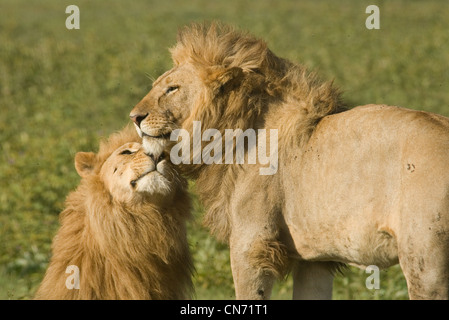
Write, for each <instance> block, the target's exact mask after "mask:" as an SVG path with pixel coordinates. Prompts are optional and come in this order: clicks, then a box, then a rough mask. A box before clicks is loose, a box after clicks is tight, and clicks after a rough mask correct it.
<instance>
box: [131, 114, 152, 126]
mask: <svg viewBox="0 0 449 320" xmlns="http://www.w3.org/2000/svg"><path fill="white" fill-rule="evenodd" d="M147 116H148V113H147V114H133V113H131V114H130V115H129V117H130V118H131V120H132V121H134V123H135V124H136V125H137V126H138V127H139V128H140V123H141V122H142V121H143V120H144V119H145V118H146V117H147Z"/></svg>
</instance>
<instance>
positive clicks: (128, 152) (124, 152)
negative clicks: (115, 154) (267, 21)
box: [120, 149, 134, 154]
mask: <svg viewBox="0 0 449 320" xmlns="http://www.w3.org/2000/svg"><path fill="white" fill-rule="evenodd" d="M133 153H134V152H132V151H131V150H128V149H126V150H123V151H122V152H120V154H133Z"/></svg>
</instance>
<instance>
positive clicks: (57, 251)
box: [35, 127, 193, 299]
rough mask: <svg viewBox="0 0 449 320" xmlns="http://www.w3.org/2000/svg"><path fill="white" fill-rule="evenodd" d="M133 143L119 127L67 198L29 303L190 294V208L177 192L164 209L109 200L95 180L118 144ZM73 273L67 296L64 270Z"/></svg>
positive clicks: (132, 133)
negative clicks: (76, 275) (76, 281)
mask: <svg viewBox="0 0 449 320" xmlns="http://www.w3.org/2000/svg"><path fill="white" fill-rule="evenodd" d="M131 141H136V142H140V139H139V137H138V136H137V134H136V132H135V130H134V129H133V128H131V127H128V128H126V129H125V130H123V131H122V132H120V133H117V134H114V135H112V136H111V137H110V138H109V139H108V140H107V141H104V142H103V143H101V146H100V150H99V152H98V153H97V155H96V160H95V162H96V165H95V167H94V171H95V172H96V174H92V175H90V176H88V177H84V178H82V180H81V183H80V185H79V187H78V188H77V189H76V190H75V191H73V192H72V193H70V194H69V195H68V197H67V199H66V205H65V209H64V211H63V212H62V213H61V214H60V223H61V228H60V229H59V231H58V233H57V235H56V236H55V238H54V240H53V244H52V251H53V256H52V259H51V262H50V265H49V268H48V269H47V272H46V275H45V277H44V280H43V282H42V284H41V286H40V288H39V289H38V291H37V294H36V297H35V298H36V299H183V298H188V297H190V294H191V292H192V281H191V272H192V270H193V266H192V261H191V257H190V254H189V248H188V244H187V242H186V241H185V242H183V241H182V237H183V235H184V236H185V233H186V231H185V220H186V219H187V218H188V217H189V208H190V202H189V198H188V195H187V193H186V191H185V190H183V189H179V190H178V191H177V194H176V195H175V197H174V199H176V201H175V202H174V203H173V204H172V205H171V206H170V207H168V208H161V207H159V206H157V205H154V204H153V203H151V202H140V201H136V202H134V203H132V204H129V205H122V204H119V203H117V202H116V201H112V197H111V194H110V193H109V192H108V191H107V190H106V188H105V186H104V184H103V183H102V181H100V178H99V176H98V173H99V171H100V169H101V166H102V164H103V163H104V162H105V161H106V159H107V158H108V157H109V156H110V155H111V153H112V152H113V151H114V150H115V149H117V148H118V147H119V146H121V145H123V144H124V143H127V142H131ZM69 265H75V266H77V267H78V268H79V270H80V289H68V288H67V287H66V279H67V278H68V277H69V274H67V273H66V268H67V267H68V266H69Z"/></svg>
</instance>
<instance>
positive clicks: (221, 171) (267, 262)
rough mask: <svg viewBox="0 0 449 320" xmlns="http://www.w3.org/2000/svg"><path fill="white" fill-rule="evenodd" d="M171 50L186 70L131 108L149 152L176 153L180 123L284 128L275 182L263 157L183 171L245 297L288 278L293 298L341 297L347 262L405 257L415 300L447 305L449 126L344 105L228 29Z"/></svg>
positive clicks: (201, 29)
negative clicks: (339, 282)
mask: <svg viewBox="0 0 449 320" xmlns="http://www.w3.org/2000/svg"><path fill="white" fill-rule="evenodd" d="M171 54H172V58H173V61H174V67H173V68H172V69H171V70H169V71H167V72H166V73H164V74H163V75H162V76H160V77H159V78H158V79H157V80H156V81H155V82H154V83H153V88H152V89H151V91H150V92H149V93H148V94H147V95H146V96H145V97H144V98H143V99H142V101H140V102H139V103H138V104H137V105H136V106H135V107H134V109H133V110H132V111H131V114H130V117H131V119H133V121H134V122H135V126H136V128H137V131H138V132H139V134H140V135H141V136H142V138H143V145H144V147H145V148H151V146H152V144H153V142H152V141H154V140H155V139H156V140H157V141H158V143H159V146H160V150H162V149H163V148H164V147H167V148H169V147H170V146H171V144H170V140H169V137H171V138H173V133H174V132H175V131H176V129H184V130H187V131H188V132H189V133H190V136H192V134H194V132H192V131H193V127H194V121H199V122H200V123H201V133H202V134H205V133H207V132H206V130H209V129H216V130H218V132H219V133H220V134H221V139H223V137H224V136H225V131H226V129H234V130H235V129H241V131H240V132H243V131H244V130H247V129H254V130H258V129H274V130H276V132H277V139H272V138H271V137H270V139H267V137H261V136H260V134H259V136H258V138H261V140H258V141H264V139H262V138H265V141H266V142H267V143H268V144H269V145H270V146H271V145H272V144H274V146H276V147H277V149H276V150H277V154H276V155H277V157H278V167H277V168H275V170H274V171H273V174H271V175H261V174H260V171H259V169H260V168H261V167H263V164H262V163H261V162H260V161H258V162H257V163H256V164H252V163H249V162H246V163H243V164H241V163H239V164H236V163H233V164H230V163H226V162H225V161H223V162H222V164H216V163H214V164H205V163H201V162H198V161H196V162H195V161H187V162H182V163H180V164H179V166H178V167H179V169H180V170H181V172H182V173H183V174H185V175H186V176H187V177H190V178H193V179H195V180H196V187H197V191H198V194H199V196H200V199H201V200H202V202H203V204H204V205H205V208H206V210H207V213H206V216H205V224H206V225H207V226H208V227H209V228H210V229H211V231H212V233H213V234H215V235H216V236H217V237H218V238H219V239H221V240H224V241H226V242H228V243H229V246H230V253H231V267H232V273H233V278H234V283H235V289H236V297H237V298H243V299H265V298H269V297H270V293H271V289H272V285H273V281H274V279H275V278H276V277H283V276H284V275H285V274H286V273H287V272H289V270H292V273H293V280H294V292H293V297H294V298H307V299H313V298H331V295H332V282H333V276H334V273H335V271H336V270H338V268H339V267H340V266H341V265H343V264H353V265H358V266H360V267H365V266H368V265H377V266H379V267H380V268H386V267H389V266H391V265H394V264H397V263H398V262H399V263H400V265H401V267H402V270H403V272H404V274H405V277H406V280H407V284H408V289H409V295H410V298H412V299H418V298H445V299H447V298H448V296H449V250H448V244H449V192H448V191H449V170H448V168H449V120H448V119H447V118H445V117H442V116H439V115H435V114H431V113H427V112H419V111H413V110H409V109H404V108H399V107H392V106H386V105H367V106H361V107H356V108H353V109H350V110H346V109H345V106H344V103H343V102H342V99H341V95H340V93H339V90H338V89H337V88H335V86H334V85H333V84H332V83H331V82H326V81H322V80H320V79H319V78H318V77H317V76H316V75H315V74H314V73H311V72H309V71H307V70H306V69H305V68H304V67H302V66H300V65H296V64H294V63H292V62H290V61H287V60H285V59H282V58H279V57H277V56H276V55H275V54H274V53H273V52H272V51H270V50H269V49H268V47H267V45H266V43H265V42H264V41H262V40H259V39H257V38H255V37H253V36H251V35H249V34H246V33H243V32H240V31H236V30H234V29H233V28H231V27H228V26H224V25H220V24H217V23H212V24H193V25H191V26H188V27H186V28H184V29H182V30H181V31H180V33H179V35H178V42H177V44H176V45H175V46H174V47H173V48H172V49H171ZM237 132H239V131H237ZM258 132H259V131H258ZM237 135H238V133H237ZM219 137H220V136H219ZM238 138H239V137H238V136H237V137H236V139H238ZM217 139H219V138H217ZM209 140H211V139H209ZM202 144H203V145H202V147H204V146H205V145H206V142H205V141H202ZM222 146H223V148H225V144H224V143H223V144H222ZM267 149H270V148H267ZM195 150H196V151H195ZM198 150H200V152H201V150H202V148H195V146H193V153H192V154H191V159H194V158H195V157H197V156H198V154H195V152H196V153H198ZM270 150H271V149H270ZM222 151H223V152H221V154H222V155H224V154H225V152H224V151H225V150H222ZM248 152H249V151H248ZM246 157H248V154H246ZM197 159H198V158H197Z"/></svg>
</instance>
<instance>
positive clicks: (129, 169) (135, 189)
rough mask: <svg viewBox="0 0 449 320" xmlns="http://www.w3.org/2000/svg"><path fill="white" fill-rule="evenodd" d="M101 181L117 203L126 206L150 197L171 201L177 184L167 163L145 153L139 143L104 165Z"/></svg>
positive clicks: (120, 150) (129, 145) (116, 153)
mask: <svg viewBox="0 0 449 320" xmlns="http://www.w3.org/2000/svg"><path fill="white" fill-rule="evenodd" d="M100 179H101V180H102V181H103V183H104V184H105V186H106V188H107V190H108V191H109V193H110V194H111V195H112V197H113V199H116V200H118V201H119V202H123V203H127V202H130V201H133V200H136V198H137V199H141V198H142V197H147V196H150V197H151V198H152V200H156V198H160V199H161V200H162V199H165V198H167V197H170V198H171V196H172V195H173V190H174V189H175V188H176V183H177V182H176V173H175V172H174V171H173V169H172V168H171V167H170V165H169V164H168V163H167V160H166V159H161V155H158V156H157V158H156V157H155V155H154V154H152V153H150V154H147V153H145V151H144V149H143V148H142V145H141V144H139V143H126V144H124V145H123V146H121V147H120V148H118V149H117V150H115V151H114V152H113V153H112V154H111V156H110V157H108V159H107V160H106V161H105V163H104V164H103V165H102V167H101V170H100ZM139 201H140V200H139Z"/></svg>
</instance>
